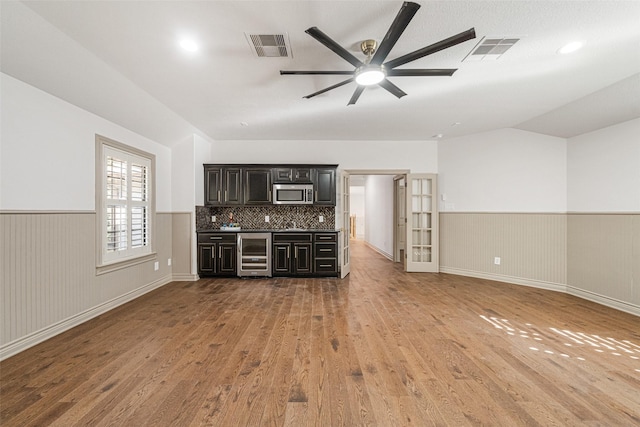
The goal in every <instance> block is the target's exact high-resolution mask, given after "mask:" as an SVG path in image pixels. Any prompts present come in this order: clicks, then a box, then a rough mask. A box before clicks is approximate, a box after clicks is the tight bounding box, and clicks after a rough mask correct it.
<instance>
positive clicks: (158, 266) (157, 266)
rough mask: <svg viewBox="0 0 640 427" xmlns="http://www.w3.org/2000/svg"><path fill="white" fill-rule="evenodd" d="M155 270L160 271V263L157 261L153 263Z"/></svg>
mask: <svg viewBox="0 0 640 427" xmlns="http://www.w3.org/2000/svg"><path fill="white" fill-rule="evenodd" d="M153 269H154V270H155V271H158V270H159V269H160V263H159V262H158V261H156V262H154V263H153Z"/></svg>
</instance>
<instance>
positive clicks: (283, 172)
mask: <svg viewBox="0 0 640 427" xmlns="http://www.w3.org/2000/svg"><path fill="white" fill-rule="evenodd" d="M273 179H274V182H275V183H276V184H280V183H284V184H286V183H289V182H291V181H293V169H291V168H274V169H273Z"/></svg>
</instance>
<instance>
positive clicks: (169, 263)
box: [167, 258, 171, 267]
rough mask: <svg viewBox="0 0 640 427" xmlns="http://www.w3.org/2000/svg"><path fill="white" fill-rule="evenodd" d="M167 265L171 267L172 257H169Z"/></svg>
mask: <svg viewBox="0 0 640 427" xmlns="http://www.w3.org/2000/svg"><path fill="white" fill-rule="evenodd" d="M167 265H168V266H169V267H171V258H169V259H167Z"/></svg>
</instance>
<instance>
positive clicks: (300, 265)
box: [293, 243, 312, 274]
mask: <svg viewBox="0 0 640 427" xmlns="http://www.w3.org/2000/svg"><path fill="white" fill-rule="evenodd" d="M293 252H294V254H293V256H294V273H297V274H305V273H311V272H312V265H311V243H294V244H293Z"/></svg>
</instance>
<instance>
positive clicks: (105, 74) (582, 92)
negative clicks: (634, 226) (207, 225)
mask: <svg viewBox="0 0 640 427" xmlns="http://www.w3.org/2000/svg"><path fill="white" fill-rule="evenodd" d="M419 3H420V4H421V6H422V7H421V8H420V9H419V10H418V12H417V14H416V15H415V17H414V19H413V21H412V22H411V23H410V24H409V26H408V27H407V30H406V31H405V32H404V34H403V35H402V36H401V37H400V39H399V41H398V43H397V44H396V46H395V47H394V49H393V50H392V51H391V53H390V54H389V56H388V59H393V58H395V57H398V56H400V55H403V54H406V53H408V52H412V51H414V50H417V49H419V48H422V47H424V46H427V45H430V44H432V43H434V42H437V41H439V40H441V39H444V38H447V37H449V36H451V35H453V34H457V33H459V32H462V31H464V30H467V29H469V28H471V27H474V28H475V30H476V34H477V35H478V38H477V39H475V40H470V41H467V42H464V43H462V44H460V45H457V46H455V47H452V48H450V49H446V50H444V51H441V52H438V53H436V54H433V55H430V56H427V57H424V58H422V59H419V60H417V61H414V62H412V63H409V64H407V65H405V66H403V67H402V68H458V71H457V72H456V73H455V74H454V75H453V76H452V77H395V78H390V80H391V81H392V82H393V83H395V84H396V85H397V86H399V87H400V88H401V89H403V90H404V91H405V92H406V93H407V94H408V96H405V97H403V98H401V99H396V98H395V97H394V96H393V95H391V94H389V93H388V92H387V91H385V90H383V89H381V88H378V87H375V88H368V89H366V90H365V92H364V93H363V95H362V96H361V97H360V99H359V101H358V103H357V104H356V105H353V106H349V107H347V102H348V100H349V98H350V97H351V94H352V93H353V90H354V89H355V83H351V84H349V85H346V86H343V87H340V88H338V89H335V90H332V91H329V92H327V93H325V94H323V95H320V96H316V97H314V98H311V99H303V98H302V97H303V96H304V95H308V94H310V93H313V92H315V91H318V90H320V89H322V88H324V87H327V86H330V85H332V84H335V83H337V82H340V81H342V80H344V77H343V76H281V75H280V74H279V70H281V69H284V70H305V69H311V70H352V68H353V67H352V66H351V65H350V64H348V63H347V62H346V61H345V60H343V59H342V58H340V57H339V56H337V55H336V54H335V53H333V52H331V51H330V50H329V49H327V48H326V47H324V46H323V45H321V44H320V43H318V42H317V41H316V40H314V39H313V38H312V37H310V36H309V35H307V34H305V32H304V30H305V29H307V28H309V27H312V26H316V27H318V28H319V29H321V30H322V31H323V32H325V33H326V34H327V35H329V36H330V37H331V38H333V39H334V40H335V41H337V42H338V43H339V44H340V45H342V46H344V47H345V48H347V49H348V50H349V51H351V52H352V53H353V54H354V55H356V56H358V57H360V58H362V54H361V53H360V52H359V49H358V46H359V43H360V42H361V41H362V40H364V39H368V38H374V39H377V40H378V41H380V39H381V38H382V37H383V36H384V35H385V33H386V31H387V29H388V28H389V26H390V24H391V22H392V21H393V19H394V17H395V16H396V14H397V13H398V10H399V9H400V6H401V4H402V2H401V1H329V0H322V1H321V0H318V1H162V2H156V1H88V0H86V1H52V0H48V1H25V2H14V1H2V63H1V65H2V71H3V72H4V73H6V74H9V75H11V76H13V77H15V78H18V79H20V80H23V81H25V82H27V83H29V84H31V85H33V86H36V87H38V88H40V89H42V90H45V91H47V92H49V93H52V94H54V95H56V96H58V97H60V98H63V99H65V100H67V101H69V102H72V103H74V104H76V105H78V106H80V107H82V108H84V109H86V110H88V111H91V112H93V113H95V114H98V115H100V116H102V117H105V118H107V119H109V120H112V121H115V122H116V123H119V124H121V125H123V126H125V127H127V128H129V129H131V130H134V131H136V132H138V133H141V134H143V135H145V136H148V137H150V138H153V139H155V140H157V141H159V142H162V143H164V144H166V145H171V144H172V143H175V142H176V140H179V139H180V138H183V137H184V136H186V135H187V134H188V133H189V132H191V133H193V132H198V131H201V133H204V134H206V135H207V136H209V137H210V138H212V139H218V140H236V139H243V140H244V139H247V140H299V139H308V140H353V139H357V140H394V141H402V140H428V139H434V135H436V134H443V136H444V138H445V139H446V138H451V137H456V136H461V135H467V134H472V133H477V132H483V131H487V130H492V129H496V128H503V127H515V128H520V129H524V130H529V131H533V132H540V133H545V134H549V135H555V136H560V137H571V136H574V135H578V134H581V133H584V132H587V131H590V130H593V129H595V128H599V127H604V126H608V125H611V124H615V123H619V122H622V121H626V120H629V119H632V118H635V117H640V105H639V104H640V77H639V76H640V74H639V73H640V1H524V0H523V1H420V2H419ZM245 33H252V34H275V33H286V34H288V36H289V38H290V43H291V48H292V52H293V57H292V58H258V57H257V56H256V55H255V53H254V51H253V50H252V48H251V47H250V45H249V43H248V41H247V39H246V37H245ZM185 34H189V35H192V36H193V37H195V38H196V39H197V40H198V41H199V42H200V44H201V49H200V51H199V52H198V53H196V54H189V53H187V52H185V51H183V50H181V49H180V48H179V47H178V39H179V37H180V36H182V35H185ZM485 36H487V37H517V38H521V40H520V41H519V42H517V43H516V44H515V45H514V47H512V48H511V50H509V51H508V52H507V53H506V54H504V55H503V56H502V57H501V58H500V59H498V60H495V61H480V62H468V61H465V62H462V59H463V58H464V57H465V56H466V55H467V54H468V53H469V52H470V51H471V50H472V48H473V47H474V46H475V45H476V44H477V43H478V42H479V41H480V40H481V38H482V37H485ZM573 40H581V41H584V42H585V47H584V48H583V49H581V50H579V51H577V52H575V53H573V54H570V55H559V54H557V50H558V49H559V48H560V47H562V46H563V45H564V44H565V43H567V42H569V41H573ZM363 59H364V58H363ZM454 123H459V124H458V125H455V126H454V125H453V124H454Z"/></svg>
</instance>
